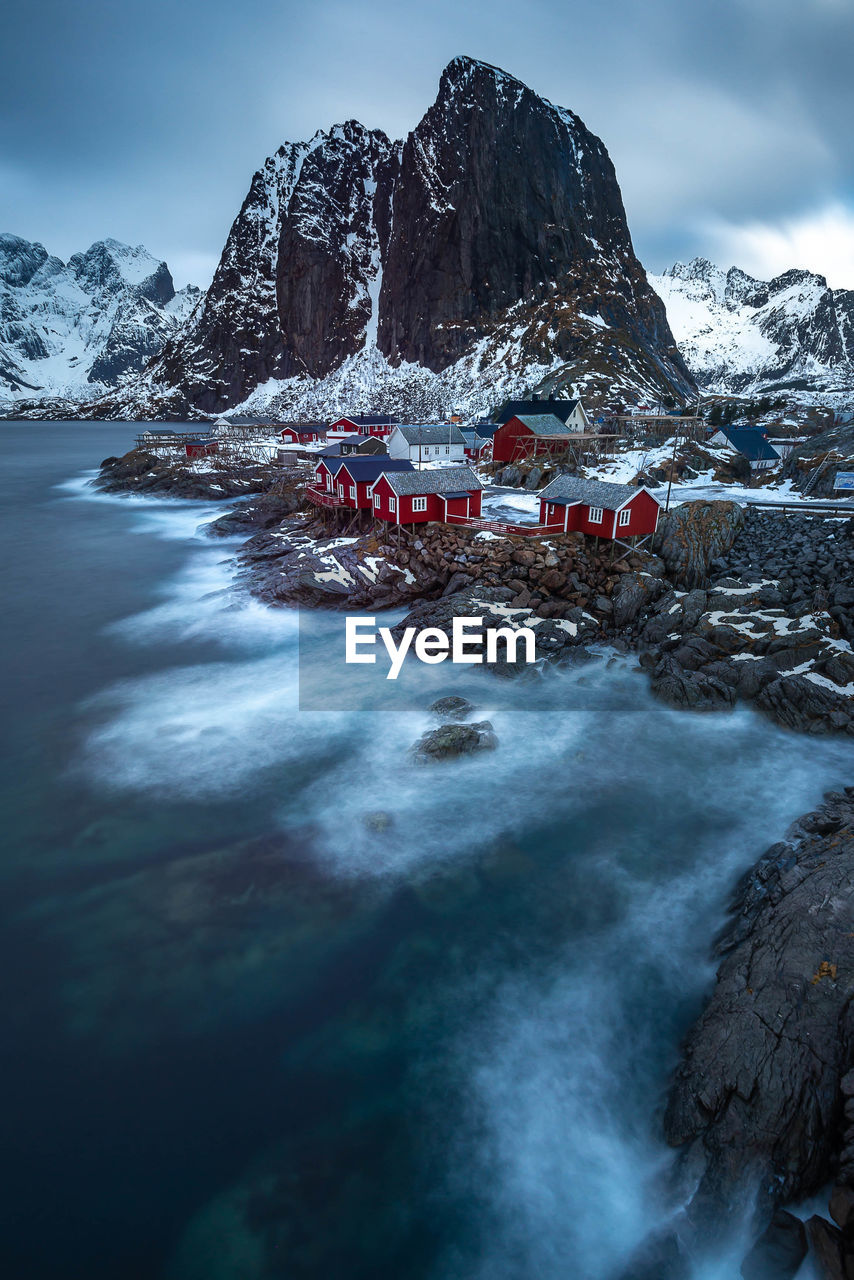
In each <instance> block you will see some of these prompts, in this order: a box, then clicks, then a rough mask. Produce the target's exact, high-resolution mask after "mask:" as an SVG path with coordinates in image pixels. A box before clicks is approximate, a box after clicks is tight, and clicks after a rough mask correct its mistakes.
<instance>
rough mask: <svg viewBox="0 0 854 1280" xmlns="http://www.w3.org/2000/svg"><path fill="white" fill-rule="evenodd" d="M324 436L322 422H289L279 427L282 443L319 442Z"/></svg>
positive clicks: (324, 431) (324, 429) (324, 430)
mask: <svg viewBox="0 0 854 1280" xmlns="http://www.w3.org/2000/svg"><path fill="white" fill-rule="evenodd" d="M325 437H326V428H325V427H324V425H323V423H322V422H289V423H288V424H287V426H284V427H280V428H279V438H280V440H281V441H282V444H319V443H320V441H321V440H323V439H325Z"/></svg>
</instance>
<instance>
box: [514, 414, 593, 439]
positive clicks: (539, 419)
mask: <svg viewBox="0 0 854 1280" xmlns="http://www.w3.org/2000/svg"><path fill="white" fill-rule="evenodd" d="M513 417H514V418H518V419H519V421H520V422H523V423H524V424H525V426H526V427H527V428H528V430H529V431H532V432H533V434H534V435H535V436H574V435H576V434H577V432H575V431H570V429H569V427H568V426H567V425H566V423H565V422H563V421H562V419H560V418H556V417H555V415H554V414H553V413H514V414H513ZM507 421H508V422H509V421H510V419H509V418H508V419H507ZM502 425H503V424H502Z"/></svg>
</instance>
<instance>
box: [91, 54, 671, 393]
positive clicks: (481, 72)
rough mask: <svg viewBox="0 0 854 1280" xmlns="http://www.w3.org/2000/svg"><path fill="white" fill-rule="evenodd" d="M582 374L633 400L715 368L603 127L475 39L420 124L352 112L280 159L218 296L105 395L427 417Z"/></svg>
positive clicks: (223, 273)
mask: <svg viewBox="0 0 854 1280" xmlns="http://www.w3.org/2000/svg"><path fill="white" fill-rule="evenodd" d="M569 387H572V388H573V389H576V390H579V391H584V392H586V393H587V394H588V396H590V397H593V398H594V399H599V400H603V399H605V400H608V401H610V402H613V400H614V399H615V398H616V399H618V400H620V399H629V400H632V399H637V398H638V396H640V397H641V398H644V399H646V398H648V397H649V396H655V395H657V394H661V393H662V392H670V393H674V392H675V393H676V394H685V395H687V394H691V392H692V391H693V381H692V379H691V377H690V375H689V373H688V371H687V370H686V368H685V366H684V364H683V362H682V359H681V356H680V355H679V353H678V351H677V350H676V346H675V343H674V340H673V335H672V334H671V332H670V329H669V327H668V324H667V320H666V317H665V313H664V308H663V307H662V305H661V302H660V301H659V299H658V297H657V296H656V295H655V293H654V292H653V290H652V289H651V288H650V286H649V284H648V282H647V279H646V275H645V273H644V270H643V268H642V266H641V265H640V263H639V262H638V260H637V258H636V256H635V253H634V249H633V246H632V242H631V237H630V234H629V230H628V226H627V224H626V216H625V210H624V208H623V202H622V197H621V194H620V189H619V184H618V182H617V178H616V174H615V172H614V166H613V164H612V162H611V160H610V157H609V156H608V153H607V151H606V149H605V147H604V145H603V144H602V142H601V141H600V140H599V139H598V138H596V137H595V136H594V135H593V134H592V133H590V131H589V130H588V129H586V127H585V126H584V124H583V122H582V121H581V120H580V119H579V118H578V117H577V116H576V115H574V114H573V113H572V112H571V111H568V110H566V109H565V108H562V107H556V106H554V105H553V104H552V103H550V102H547V101H546V100H545V99H543V98H540V97H539V96H538V95H537V94H535V93H534V92H532V90H530V89H529V88H527V87H526V86H525V85H524V84H522V83H521V81H519V80H516V79H514V78H513V77H512V76H510V75H507V74H506V73H505V72H502V71H500V70H499V69H497V68H495V67H491V66H487V65H486V64H485V63H482V62H478V61H476V60H474V59H472V58H466V57H460V58H455V59H453V61H452V62H451V63H449V65H448V66H447V67H446V68H445V70H444V72H443V73H442V76H441V78H440V82H439V90H438V95H437V97H436V100H435V102H434V103H433V105H432V106H431V107H430V108H429V109H428V110H427V112H426V113H425V115H424V116H423V118H422V119H421V121H420V122H419V123H418V125H416V127H415V128H414V129H413V130H412V132H411V133H410V134H409V135H408V136H407V138H406V139H405V140H404V141H402V142H397V143H395V142H392V141H390V139H389V138H387V137H386V135H385V134H384V133H382V132H381V131H380V130H369V129H366V128H365V127H364V126H363V125H361V124H359V123H358V122H356V121H353V120H350V121H347V122H346V123H345V124H343V125H337V126H335V127H334V128H332V129H330V130H328V131H323V132H321V133H318V134H316V135H315V136H314V138H312V139H311V141H310V142H299V143H288V144H285V145H284V146H282V147H281V148H280V149H279V151H278V152H277V153H276V154H275V155H274V156H272V157H271V158H270V159H269V160H267V161H266V163H265V164H264V166H263V167H262V168H261V169H260V170H259V171H258V172H257V173H256V174H255V175H254V177H253V178H252V181H251V184H250V187H249V192H248V194H247V196H246V199H245V200H244V202H243V206H242V208H241V210H240V212H239V213H238V215H237V217H236V219H235V221H234V223H233V225H232V228H231V231H230V233H229V236H228V240H227V242H226V245H225V248H224V250H223V254H222V258H221V261H220V264H219V266H218V268H217V270H216V272H215V274H214V279H213V282H212V284H211V287H210V289H209V290H208V292H207V294H206V296H205V299H204V302H203V303H202V304H201V305H200V306H199V307H198V308H197V309H196V310H195V312H194V314H193V316H192V318H191V320H190V322H189V323H188V324H187V325H186V327H185V328H184V329H183V330H182V331H181V332H180V333H179V334H177V335H176V336H175V338H174V339H171V340H170V341H169V342H167V344H166V346H165V348H164V350H163V352H162V353H161V355H160V356H159V357H158V358H157V359H156V360H155V361H154V362H152V364H151V365H150V366H149V367H148V368H147V369H146V370H145V372H144V374H143V375H142V376H141V377H139V378H136V379H135V380H133V383H132V384H131V383H128V384H127V385H124V386H122V388H121V389H120V390H119V392H118V393H117V394H115V395H110V396H107V397H105V398H104V400H103V401H102V402H101V403H100V404H99V405H98V407H97V412H98V413H100V414H102V415H104V416H115V417H135V418H138V417H160V416H166V417H174V418H181V417H187V416H213V415H216V414H219V413H223V412H225V411H226V410H235V409H238V408H243V409H246V408H249V407H251V408H253V409H260V408H262V407H263V408H265V409H267V410H270V411H275V412H279V413H282V414H286V415H287V416H289V417H293V416H302V415H303V414H309V415H312V416H318V415H319V416H325V415H326V414H327V413H334V412H336V411H337V409H338V408H339V407H341V408H345V407H346V408H349V409H350V410H351V411H354V410H356V409H358V408H366V409H370V408H378V407H380V403H381V402H382V403H383V404H389V403H393V405H394V409H393V411H394V412H395V413H398V414H400V415H401V416H403V415H409V416H415V417H418V416H421V415H422V414H424V413H427V412H430V413H435V414H439V415H444V414H445V413H447V412H448V411H449V410H450V409H452V408H460V409H462V410H464V411H467V410H469V409H471V410H472V411H475V412H485V411H486V410H487V409H488V408H490V407H494V406H495V405H496V404H498V403H500V401H501V399H502V398H503V397H504V393H505V391H506V393H507V394H510V393H511V392H512V393H514V394H518V393H521V392H523V391H529V390H532V389H539V390H542V391H544V392H545V391H549V392H550V391H558V390H561V389H565V388H569ZM390 411H391V410H390Z"/></svg>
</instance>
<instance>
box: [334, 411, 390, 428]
mask: <svg viewBox="0 0 854 1280" xmlns="http://www.w3.org/2000/svg"><path fill="white" fill-rule="evenodd" d="M344 420H346V421H347V422H352V423H354V424H355V425H356V426H357V427H390V426H393V424H394V418H392V417H389V415H388V414H387V413H342V414H341V417H340V418H336V419H335V421H336V422H342V421H344Z"/></svg>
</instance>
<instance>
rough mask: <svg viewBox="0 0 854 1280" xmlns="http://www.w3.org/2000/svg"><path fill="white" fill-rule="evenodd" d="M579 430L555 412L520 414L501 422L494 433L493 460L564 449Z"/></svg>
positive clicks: (529, 455) (503, 460)
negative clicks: (569, 425) (573, 428)
mask: <svg viewBox="0 0 854 1280" xmlns="http://www.w3.org/2000/svg"><path fill="white" fill-rule="evenodd" d="M577 436H578V432H577V431H570V429H569V427H567V425H566V423H564V422H561V420H560V418H556V417H555V416H554V414H553V413H532V414H523V415H522V416H519V415H518V414H517V415H516V416H515V417H513V418H508V420H507V422H502V423H501V425H500V426H499V428H498V430H497V431H496V432H495V435H494V436H493V437H492V458H493V461H494V462H518V460H519V459H520V458H533V457H539V456H540V455H541V454H550V453H558V452H560V451H561V450H563V449H565V448H566V447H567V445H568V444H570V443H571V442H572V440H573V439H574V438H577Z"/></svg>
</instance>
